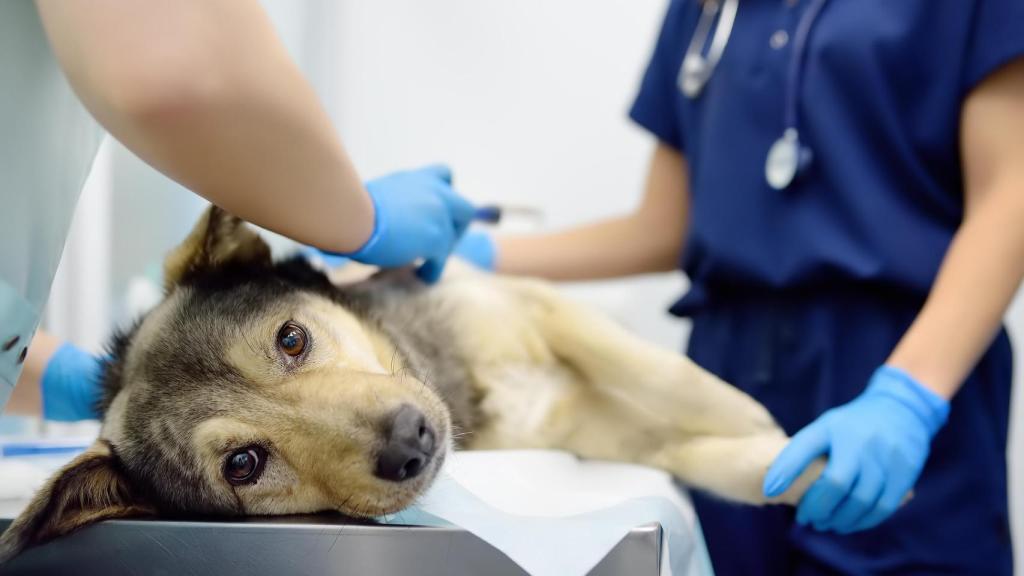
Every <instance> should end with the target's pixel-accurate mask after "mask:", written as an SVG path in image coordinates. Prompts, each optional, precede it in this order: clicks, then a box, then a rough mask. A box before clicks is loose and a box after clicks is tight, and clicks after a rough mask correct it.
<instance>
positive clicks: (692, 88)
mask: <svg viewBox="0 0 1024 576" xmlns="http://www.w3.org/2000/svg"><path fill="white" fill-rule="evenodd" d="M826 1H827V0H812V2H813V3H812V4H811V5H810V6H809V7H808V8H807V11H806V12H804V14H803V15H802V16H801V17H800V21H799V22H798V23H797V27H796V34H795V37H794V39H793V51H792V56H791V57H790V60H789V70H788V71H787V77H786V95H785V111H784V117H783V118H784V124H783V125H784V126H785V129H784V130H783V132H782V135H781V136H779V138H778V139H777V140H775V143H774V144H772V146H771V148H769V149H768V157H767V158H766V159H765V163H764V177H765V180H767V181H768V185H769V186H771V187H772V188H774V189H776V190H783V189H785V188H787V187H788V186H789V185H790V184H792V183H793V180H795V179H796V177H797V176H798V175H799V174H800V173H802V172H803V171H805V170H806V169H807V166H808V165H810V163H811V157H812V154H811V149H810V148H808V147H807V146H805V145H803V144H802V143H801V142H800V127H799V120H800V118H799V114H798V113H797V112H798V108H799V97H800V80H801V77H802V76H803V67H804V56H805V55H806V51H807V37H808V36H809V35H810V33H811V28H812V27H813V26H814V21H815V19H817V17H818V14H819V13H821V9H822V8H823V7H824V6H825V2H826ZM703 5H704V7H703V10H702V11H701V15H700V20H699V21H698V23H697V30H696V31H695V32H694V33H693V38H691V39H690V45H689V46H688V47H687V48H686V56H685V57H684V58H683V63H682V65H681V66H680V67H679V79H678V83H679V89H680V90H681V91H682V92H683V94H685V95H686V97H687V98H691V99H696V98H698V97H699V96H700V95H701V92H703V90H704V87H705V86H706V85H707V83H708V81H709V80H710V79H711V74H712V73H713V72H714V71H715V67H716V66H717V65H718V61H719V60H720V59H721V58H722V53H723V52H724V51H725V46H726V44H728V43H729V35H730V34H732V27H733V24H734V23H735V21H736V11H737V9H738V6H739V0H724V1H723V0H704V2H703ZM719 12H721V14H719ZM716 16H717V17H718V23H717V25H715V31H714V36H713V37H712V39H711V45H710V46H709V47H708V50H707V53H705V52H704V46H705V44H707V42H708V36H709V35H711V27H712V24H714V21H715V17H716Z"/></svg>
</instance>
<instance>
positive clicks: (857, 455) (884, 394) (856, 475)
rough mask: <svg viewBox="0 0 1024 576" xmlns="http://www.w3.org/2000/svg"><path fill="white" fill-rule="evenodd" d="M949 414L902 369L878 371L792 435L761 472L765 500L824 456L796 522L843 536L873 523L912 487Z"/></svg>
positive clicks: (942, 403)
mask: <svg viewBox="0 0 1024 576" xmlns="http://www.w3.org/2000/svg"><path fill="white" fill-rule="evenodd" d="M948 415H949V402H948V401H946V400H945V399H944V398H942V397H940V396H939V395H937V394H935V393H934V392H932V391H931V390H929V389H928V388H926V387H925V386H923V385H922V384H920V383H918V382H916V381H915V380H914V379H913V378H912V377H911V376H910V375H909V374H907V373H906V372H904V371H902V370H899V369H897V368H893V367H891V366H882V367H881V368H879V369H878V370H876V371H875V373H874V375H873V376H872V377H871V381H870V382H869V383H868V387H867V389H866V390H865V391H864V392H863V393H862V394H861V395H860V396H858V397H857V398H855V399H854V400H852V401H851V402H850V403H848V404H845V405H843V406H839V407H837V408H833V409H831V410H829V411H828V412H825V413H824V414H822V415H821V416H820V417H819V418H818V419H817V420H815V421H814V422H812V423H811V424H810V425H808V426H807V427H806V428H804V429H803V430H801V431H800V432H798V433H797V434H796V436H794V437H793V439H792V440H791V441H790V443H789V444H788V445H787V446H786V448H785V449H784V450H783V451H782V453H780V454H779V456H778V458H776V459H775V462H774V463H773V464H772V465H771V467H770V468H769V469H768V473H767V474H766V475H765V479H764V493H765V496H767V497H769V498H771V497H774V496H778V495H779V494H782V493H783V492H785V491H786V489H787V488H788V487H789V485H790V484H791V483H792V482H793V480H795V479H796V478H797V477H799V475H800V473H801V472H802V471H803V470H804V468H806V467H807V465H809V464H810V463H811V462H812V461H814V460H815V459H816V458H818V457H820V456H822V455H825V454H828V464H827V465H826V466H825V470H824V471H823V472H822V474H821V477H820V478H819V479H818V480H817V481H815V482H814V484H812V485H811V487H810V488H809V489H808V490H807V492H806V493H805V494H804V496H803V498H802V499H801V500H800V505H799V506H798V507H797V514H796V520H797V523H799V524H801V525H808V524H810V525H813V526H814V527H815V528H816V529H818V530H823V531H824V530H833V531H835V532H838V533H840V534H846V533H850V532H857V531H860V530H866V529H868V528H872V527H874V526H877V525H878V524H880V523H881V522H882V521H884V520H885V519H886V518H888V517H889V516H891V515H892V514H893V513H894V512H895V511H896V510H897V509H898V508H899V506H900V503H901V502H902V500H903V498H904V496H905V495H906V494H907V493H908V492H909V491H910V489H911V488H913V486H914V483H915V482H916V481H917V478H918V476H919V475H920V474H921V469H922V468H923V467H924V464H925V461H926V460H927V459H928V452H929V448H930V444H931V440H932V437H933V436H934V435H935V433H936V432H938V430H939V428H941V427H942V425H943V424H945V422H946V418H947V416H948Z"/></svg>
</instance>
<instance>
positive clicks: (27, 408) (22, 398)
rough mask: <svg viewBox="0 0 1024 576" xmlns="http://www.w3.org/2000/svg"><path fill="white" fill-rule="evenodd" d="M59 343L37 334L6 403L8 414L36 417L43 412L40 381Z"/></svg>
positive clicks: (53, 338) (48, 336) (51, 337)
mask: <svg viewBox="0 0 1024 576" xmlns="http://www.w3.org/2000/svg"><path fill="white" fill-rule="evenodd" d="M60 344H61V341H60V339H58V338H57V337H55V336H51V335H50V334H47V333H45V332H42V331H40V332H37V333H36V335H35V337H34V338H32V344H31V345H30V346H29V347H28V355H27V356H25V365H24V367H23V368H22V371H21V376H20V377H19V378H18V383H17V385H16V386H15V387H14V393H13V394H11V399H10V401H9V402H8V403H7V409H6V410H7V413H8V414H25V415H33V416H38V415H40V414H42V412H43V401H42V391H41V390H42V387H41V384H42V380H43V372H45V371H46V365H47V363H48V362H49V361H50V357H51V356H53V353H54V352H56V351H57V348H59V347H60Z"/></svg>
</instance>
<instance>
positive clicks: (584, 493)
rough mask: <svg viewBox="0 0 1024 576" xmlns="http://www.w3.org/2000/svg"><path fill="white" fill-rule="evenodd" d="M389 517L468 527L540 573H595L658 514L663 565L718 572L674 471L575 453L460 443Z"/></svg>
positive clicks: (687, 574)
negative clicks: (412, 501) (419, 492)
mask: <svg viewBox="0 0 1024 576" xmlns="http://www.w3.org/2000/svg"><path fill="white" fill-rule="evenodd" d="M381 520H382V521H383V522H385V523H389V524H410V525H426V526H438V525H447V524H453V525H456V526H459V527H461V528H463V529H465V530H468V531H469V532H472V533H473V534H475V535H476V536H477V537H478V538H480V539H482V540H484V541H486V542H487V543H488V544H490V545H491V546H494V547H495V548H497V549H498V550H500V551H501V552H503V553H504V554H505V555H506V556H508V557H509V558H510V559H512V560H513V561H514V562H516V563H517V564H519V566H520V567H521V568H523V569H524V570H525V571H526V572H527V573H529V574H532V575H533V576H548V575H551V576H555V575H558V576H572V575H583V574H586V573H588V572H589V571H590V570H591V569H592V568H593V567H594V566H596V565H597V564H598V563H599V562H600V561H601V560H602V559H603V558H604V557H605V556H607V555H608V552H610V551H611V549H612V548H614V547H615V545H616V544H618V543H619V542H620V541H621V540H622V539H623V537H625V536H626V534H627V533H628V532H629V531H630V530H632V529H634V528H636V527H639V526H643V525H646V524H650V523H654V522H657V523H658V524H660V525H661V527H662V530H663V535H664V537H663V540H662V565H661V566H662V574H673V575H674V576H703V575H710V574H712V570H711V562H710V559H709V557H708V555H707V548H706V547H705V545H704V538H703V535H702V533H701V530H700V524H699V522H698V521H697V517H696V514H695V512H694V510H693V506H692V504H691V503H690V500H689V498H688V497H687V495H686V494H685V493H682V492H680V491H679V490H677V489H676V487H675V485H674V484H673V483H672V479H671V477H670V476H669V475H668V474H667V473H665V472H662V471H660V470H655V469H653V468H647V467H644V466H636V465H631V464H623V463H618V462H602V461H588V460H579V459H577V458H576V457H575V456H573V455H571V454H569V453H566V452H558V451H550V450H523V451H508V450H502V451H467V452H458V453H456V454H454V455H453V457H451V458H450V459H449V462H448V464H446V465H445V469H444V470H443V471H442V473H441V475H440V476H439V477H438V479H437V480H436V481H435V483H434V485H433V486H432V487H431V489H430V490H429V491H428V492H427V494H425V495H424V496H423V498H421V499H420V501H419V502H418V503H417V504H416V505H414V506H413V507H412V508H410V509H408V510H405V511H402V512H399V513H397V514H393V515H389V516H387V517H385V518H382V519H381Z"/></svg>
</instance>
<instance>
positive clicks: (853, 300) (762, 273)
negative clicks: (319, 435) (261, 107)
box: [459, 0, 1024, 575]
mask: <svg viewBox="0 0 1024 576" xmlns="http://www.w3.org/2000/svg"><path fill="white" fill-rule="evenodd" d="M731 4H732V6H731V7H730V6H729V5H730V2H724V3H723V4H721V5H720V6H719V11H718V13H712V12H711V9H712V8H713V3H711V2H708V3H705V5H702V4H701V3H700V2H698V1H696V0H677V1H672V2H671V3H670V6H669V9H668V12H667V15H666V17H665V21H664V24H663V28H662V31H661V35H660V37H659V38H658V41H657V44H656V47H655V49H654V54H653V57H652V58H651V61H650V64H649V66H648V68H647V71H646V74H645V75H644V78H643V82H642V84H641V86H640V90H639V94H638V96H637V98H636V101H635V103H634V105H633V107H632V110H631V112H630V116H631V117H632V118H633V119H634V120H635V121H636V122H637V123H639V124H640V125H641V126H643V127H644V128H646V129H647V130H648V131H650V132H651V133H652V134H653V135H654V136H655V137H656V138H657V140H658V142H659V145H658V149H657V151H656V152H655V154H654V158H653V160H652V164H651V171H650V176H649V179H648V183H647V190H646V192H645V196H644V200H643V202H642V204H641V206H640V208H638V209H637V211H636V212H635V213H633V214H630V215H628V216H624V217H622V218H617V219H613V220H609V221H605V222H601V223H597V224H593V225H590V226H585V227H581V228H578V229H574V230H568V231H565V232H561V233H556V234H551V235H545V236H540V237H536V236H535V237H497V238H492V237H489V236H483V235H480V234H474V235H472V236H469V237H467V238H466V240H464V242H463V244H462V245H461V246H460V248H459V252H460V253H461V254H463V255H464V256H466V257H468V258H470V259H471V260H474V261H476V262H477V263H479V264H481V265H483V266H487V267H491V268H496V269H497V270H499V271H502V272H508V273H525V274H536V275H543V276H548V277H551V278H558V279H584V278H595V277H612V276H622V275H627V274H633V273H640V272H650V271H659V270H666V269H670V268H671V267H672V266H673V265H674V263H675V262H677V260H676V259H677V258H678V263H679V265H680V266H681V268H682V269H683V270H684V271H685V272H686V273H687V274H688V276H689V278H690V280H691V282H692V287H691V289H690V290H689V292H688V293H687V294H686V295H685V296H683V297H682V298H681V299H680V300H679V301H678V302H676V304H675V305H674V306H673V307H672V309H671V311H672V313H673V314H675V315H678V316H686V317H690V318H692V319H693V332H692V335H691V337H690V341H689V348H688V354H689V355H690V356H691V357H692V358H693V359H694V360H695V361H697V362H698V363H699V364H701V365H702V366H704V367H705V368H707V369H709V370H711V371H713V372H714V373H716V374H717V375H719V376H721V377H722V378H724V379H726V380H727V381H729V382H731V383H733V384H734V385H736V386H738V387H739V388H741V389H743V390H744V391H746V392H748V393H749V394H751V395H752V396H754V397H755V398H757V399H758V400H760V401H761V402H762V403H763V404H765V405H766V406H767V407H768V409H769V410H771V412H772V413H773V414H774V415H775V417H776V418H777V419H778V421H779V422H780V423H781V425H782V426H783V427H784V428H785V429H786V431H787V432H788V433H790V434H794V435H795V438H794V440H793V441H792V442H791V443H790V445H789V446H788V447H787V448H786V450H784V451H783V453H782V454H781V455H780V456H779V457H778V459H777V460H776V461H775V463H774V464H773V466H772V467H771V469H770V470H769V471H768V474H767V476H766V478H765V492H766V493H767V494H768V495H773V494H777V493H780V492H781V491H782V490H784V489H785V488H786V486H787V485H788V483H789V482H790V481H792V479H793V478H794V477H795V476H796V475H797V474H798V473H799V472H800V470H802V469H803V468H804V466H805V465H806V464H808V463H809V462H810V461H811V460H813V459H814V458H816V457H818V456H824V455H828V456H829V464H828V466H827V468H826V469H825V472H824V474H823V477H822V478H821V479H820V480H819V481H817V483H815V484H814V485H813V486H812V487H811V488H810V490H809V491H808V492H807V493H806V495H805V496H804V498H803V500H802V501H801V503H800V505H799V507H798V508H797V509H796V510H793V509H791V508H787V507H781V506H775V507H768V508H764V509H756V508H751V507H743V506H736V505H731V504H726V503H722V502H716V501H714V500H711V499H708V498H704V497H701V496H699V495H697V496H696V497H695V504H696V507H697V510H698V513H699V515H700V520H701V523H702V525H703V528H704V531H705V534H706V537H707V543H708V546H709V549H710V552H711V556H712V560H713V564H714V567H715V570H716V572H717V573H718V574H719V575H732V574H835V573H843V574H880V573H899V574H937V573H957V574H1006V575H1009V574H1011V573H1012V554H1011V543H1010V529H1009V519H1008V510H1007V480H1006V473H1007V470H1006V457H1005V453H1006V439H1007V427H1008V413H1009V407H1010V380H1011V349H1010V343H1009V341H1008V339H1007V335H1006V333H1005V331H1004V330H1003V329H1002V327H1001V318H1002V315H1003V313H1004V312H1005V309H1006V307H1007V306H1008V304H1009V302H1010V300H1011V298H1012V296H1013V294H1014V292H1015V290H1016V289H1017V287H1018V285H1019V284H1020V281H1021V277H1022V274H1024V226H1022V224H1021V223H1022V222H1024V161H1022V159H1024V58H1022V57H1024V33H1022V32H1021V31H1022V30H1024V3H1022V2H1020V1H1019V0H983V1H977V2H969V1H965V0H905V1H901V2H887V1H882V0H859V1H854V0H831V1H829V2H825V1H823V0H774V1H771V2H769V1H762V0H751V1H740V2H739V3H738V9H737V10H735V12H734V13H733V16H734V22H733V25H732V30H731V36H730V38H729V40H728V43H727V44H726V45H725V47H724V50H722V51H721V53H720V55H721V59H720V60H719V61H718V62H717V66H712V70H710V73H709V74H708V73H707V72H708V70H707V68H706V67H705V68H704V69H703V70H700V69H698V70H696V72H691V73H690V77H689V78H687V77H686V73H685V71H681V68H683V66H684V64H683V61H684V57H685V55H686V54H687V52H688V49H690V50H691V53H694V52H696V53H699V54H702V55H709V54H710V53H714V52H715V50H716V49H715V47H714V43H715V41H714V40H713V38H714V36H715V34H716V32H715V30H716V26H715V25H714V24H715V23H716V22H717V25H719V26H724V25H725V24H724V23H723V21H724V20H726V19H727V18H731V16H729V12H730V10H733V9H736V8H737V6H736V3H735V2H733V3H731ZM705 10H708V14H709V16H705V20H706V22H707V24H708V25H709V26H710V27H709V28H708V29H707V33H706V34H704V36H703V37H701V36H700V34H701V32H698V28H700V27H701V25H700V24H699V23H700V21H701V15H702V13H704V12H705ZM695 35H697V37H698V38H699V40H698V41H697V42H696V46H695V47H693V48H691V40H692V39H693V38H694V37H695ZM712 58H713V57H710V56H709V57H708V58H706V59H712ZM692 67H693V68H700V62H694V63H693V66H692ZM701 74H703V75H704V78H703V79H701V78H698V76H700V75H701ZM701 80H706V81H705V82H703V83H701ZM687 84H690V85H689V86H687ZM697 84H701V85H699V86H697ZM695 88H696V90H695ZM684 91H686V92H687V93H688V94H684ZM582 193H585V194H593V193H595V192H594V191H593V190H588V191H586V192H581V194H582ZM680 238H683V239H684V241H683V243H682V245H680V241H679V239H680ZM680 246H682V248H680ZM911 488H913V496H912V498H910V500H909V501H908V502H906V504H904V505H903V506H900V502H901V500H903V499H904V498H906V497H907V496H908V493H909V491H910V489H911Z"/></svg>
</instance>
